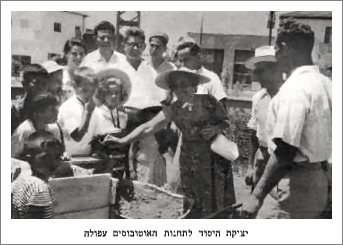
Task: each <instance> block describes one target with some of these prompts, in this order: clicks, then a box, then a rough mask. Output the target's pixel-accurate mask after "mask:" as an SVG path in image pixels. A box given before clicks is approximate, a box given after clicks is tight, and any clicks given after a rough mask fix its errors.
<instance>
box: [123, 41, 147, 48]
mask: <svg viewBox="0 0 343 245" xmlns="http://www.w3.org/2000/svg"><path fill="white" fill-rule="evenodd" d="M126 44H127V45H128V46H129V47H130V48H134V47H137V48H138V49H141V48H143V47H144V43H133V42H132V43H129V42H127V43H126Z"/></svg>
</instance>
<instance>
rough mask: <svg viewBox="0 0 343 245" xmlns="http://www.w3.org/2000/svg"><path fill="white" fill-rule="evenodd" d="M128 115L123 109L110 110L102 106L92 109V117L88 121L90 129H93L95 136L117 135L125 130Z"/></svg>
mask: <svg viewBox="0 0 343 245" xmlns="http://www.w3.org/2000/svg"><path fill="white" fill-rule="evenodd" d="M127 120H128V115H127V113H125V111H124V109H123V110H120V109H117V108H116V109H113V110H110V109H109V108H108V107H107V106H105V105H102V106H100V107H97V108H95V109H94V115H93V116H92V119H91V121H90V123H89V124H90V127H92V128H94V134H95V135H104V134H109V133H118V132H120V131H121V130H122V129H124V128H126V124H127Z"/></svg>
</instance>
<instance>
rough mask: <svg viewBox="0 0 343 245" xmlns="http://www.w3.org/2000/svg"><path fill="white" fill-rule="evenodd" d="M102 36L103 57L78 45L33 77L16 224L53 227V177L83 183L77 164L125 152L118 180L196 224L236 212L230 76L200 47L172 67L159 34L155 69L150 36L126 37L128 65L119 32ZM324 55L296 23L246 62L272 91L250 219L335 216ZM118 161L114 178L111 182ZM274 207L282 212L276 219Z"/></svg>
mask: <svg viewBox="0 0 343 245" xmlns="http://www.w3.org/2000/svg"><path fill="white" fill-rule="evenodd" d="M94 33H95V38H96V42H97V47H98V48H97V49H96V50H95V51H93V52H90V53H88V54H87V50H86V48H85V45H84V44H83V42H82V41H81V40H77V39H74V38H72V39H70V40H67V41H66V43H65V45H64V48H63V52H64V57H63V59H60V60H49V61H46V62H44V63H43V64H41V65H40V64H30V65H27V66H26V67H24V70H23V81H22V84H23V87H24V90H25V94H24V98H23V104H22V106H21V107H20V108H17V107H14V106H13V107H12V139H11V146H12V152H11V156H12V158H13V159H20V160H23V161H26V162H27V163H28V165H29V168H30V169H31V171H30V172H29V173H27V174H24V173H22V174H20V173H19V174H14V175H13V176H12V217H13V218H51V217H53V209H54V206H55V205H58V204H56V202H55V200H54V197H53V192H52V190H51V189H50V187H49V184H48V179H49V178H52V177H68V176H73V168H72V167H73V166H72V165H71V164H70V163H69V161H68V160H70V159H71V158H74V157H78V156H91V155H92V156H97V157H105V158H111V156H112V157H113V155H115V154H119V153H123V155H124V157H123V159H124V161H123V169H124V170H123V171H122V172H120V176H119V178H123V179H129V180H138V181H141V182H147V183H151V184H155V185H157V186H160V187H161V188H164V189H166V190H168V191H172V192H177V193H181V194H183V195H185V196H187V197H189V198H190V199H192V200H193V201H194V204H193V206H192V210H191V212H190V214H189V215H188V217H189V218H201V217H205V216H206V215H209V214H211V213H214V212H217V211H218V210H224V209H225V208H228V207H231V206H232V205H234V204H235V203H236V195H235V188H234V181H233V172H232V165H231V164H232V161H233V160H235V158H236V157H237V156H236V157H235V156H234V155H235V154H234V149H233V148H234V147H232V149H230V146H234V145H235V144H234V143H233V142H230V141H229V140H228V139H226V138H225V136H223V135H224V131H225V130H226V129H227V128H228V126H229V124H230V120H229V118H228V114H227V106H228V105H229V102H228V99H227V95H226V93H225V91H224V88H223V85H222V83H221V81H220V79H219V77H218V76H217V75H216V74H215V73H213V72H211V71H209V70H207V69H206V68H205V67H204V66H203V64H202V56H201V48H200V45H199V44H197V43H196V42H195V41H194V40H193V39H191V38H189V37H182V38H180V39H179V43H178V45H177V47H176V52H175V60H176V62H171V61H169V60H166V59H165V57H164V53H165V52H166V50H167V45H168V41H169V37H168V35H167V34H165V33H162V32H161V33H155V34H153V35H151V36H150V37H149V38H148V45H149V53H150V60H149V61H147V60H144V59H143V58H142V55H143V52H144V50H145V49H146V36H145V33H144V31H143V30H142V29H140V28H138V27H131V28H128V29H127V30H126V31H125V33H124V40H123V41H124V44H123V47H124V48H123V50H124V53H123V54H122V53H119V52H117V51H116V50H115V49H114V41H115V38H116V37H115V28H114V26H113V25H112V24H111V23H109V22H107V21H102V22H100V23H99V24H98V25H96V27H95V28H94ZM313 44H314V33H313V31H312V30H311V28H310V27H309V26H307V25H303V24H300V23H298V22H296V21H294V20H292V19H286V20H285V21H283V22H281V23H280V26H279V29H278V33H277V39H276V43H275V47H273V46H263V47H259V48H257V49H256V50H255V56H254V57H253V58H251V59H249V60H248V61H247V62H246V67H247V68H249V69H251V70H252V71H253V73H254V80H256V81H258V82H260V84H261V87H262V89H261V91H259V92H258V93H257V94H256V95H255V96H254V97H253V108H252V117H251V120H250V121H249V124H248V127H249V128H251V130H253V131H254V132H255V133H254V136H253V138H252V143H253V159H254V161H252V163H251V173H249V175H248V176H247V178H246V183H247V185H251V186H252V188H251V189H252V190H251V195H250V197H249V200H246V202H244V203H243V206H242V208H241V210H240V217H242V218H318V217H322V216H321V215H322V213H323V211H326V210H327V209H328V206H329V205H330V201H331V198H330V195H331V193H330V188H331V185H330V183H331V177H330V171H331V160H330V159H331V122H332V95H331V80H330V79H329V78H327V77H326V76H324V75H323V74H321V73H320V72H319V70H318V68H317V67H316V66H314V65H313V62H312V59H311V52H312V49H313ZM218 136H220V137H221V138H220V139H221V141H220V142H221V143H220V145H219V147H218V142H219V139H218V138H219V137H218ZM215 144H216V146H215ZM95 146H98V147H95ZM99 146H101V147H99ZM246 147H250V146H248V145H247V146H246ZM99 149H100V151H99ZM231 156H232V157H231ZM109 162H110V163H111V164H112V165H111V164H109V165H108V166H107V167H106V168H105V170H104V171H109V172H110V173H112V171H113V161H109ZM15 172H16V171H15ZM19 172H20V171H19ZM265 198H270V199H272V200H273V204H275V205H274V207H273V208H272V209H270V208H269V210H267V211H266V210H264V209H265V208H264V206H263V203H264V199H265Z"/></svg>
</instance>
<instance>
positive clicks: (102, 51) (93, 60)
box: [80, 21, 125, 72]
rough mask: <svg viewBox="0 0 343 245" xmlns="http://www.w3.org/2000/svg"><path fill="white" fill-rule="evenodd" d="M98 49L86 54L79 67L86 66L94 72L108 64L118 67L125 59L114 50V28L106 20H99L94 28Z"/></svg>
mask: <svg viewBox="0 0 343 245" xmlns="http://www.w3.org/2000/svg"><path fill="white" fill-rule="evenodd" d="M94 34H95V37H96V43H97V46H98V49H97V50H95V51H93V52H91V53H89V54H87V55H86V57H85V58H84V60H83V61H82V63H81V65H80V67H82V66H87V67H90V68H92V69H93V70H94V71H95V72H98V71H99V70H101V69H105V68H107V67H108V66H111V67H117V68H118V67H120V66H121V65H122V64H123V62H124V61H125V55H123V54H121V53H119V52H117V51H115V50H114V41H115V28H114V26H113V25H112V24H111V23H110V22H108V21H101V22H100V23H99V24H97V25H96V26H95V28H94Z"/></svg>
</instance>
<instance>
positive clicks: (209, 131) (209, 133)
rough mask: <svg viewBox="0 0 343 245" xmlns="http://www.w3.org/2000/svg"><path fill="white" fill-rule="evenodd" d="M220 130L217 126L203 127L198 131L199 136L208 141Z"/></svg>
mask: <svg viewBox="0 0 343 245" xmlns="http://www.w3.org/2000/svg"><path fill="white" fill-rule="evenodd" d="M221 131H222V129H221V128H220V127H219V126H205V127H204V128H203V129H201V130H200V134H201V136H202V137H203V138H204V139H205V140H210V139H212V138H213V137H214V136H216V135H217V134H219V133H221Z"/></svg>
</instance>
